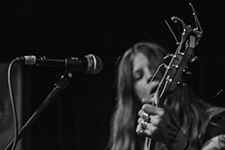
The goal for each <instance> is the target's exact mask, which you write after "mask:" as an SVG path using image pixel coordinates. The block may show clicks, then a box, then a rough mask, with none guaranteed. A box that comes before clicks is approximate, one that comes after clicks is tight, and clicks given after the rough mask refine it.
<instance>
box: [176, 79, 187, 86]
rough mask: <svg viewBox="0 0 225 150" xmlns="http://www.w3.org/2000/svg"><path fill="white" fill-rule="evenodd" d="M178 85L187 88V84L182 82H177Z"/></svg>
mask: <svg viewBox="0 0 225 150" xmlns="http://www.w3.org/2000/svg"><path fill="white" fill-rule="evenodd" d="M177 84H178V85H182V86H187V83H184V82H182V80H180V81H178V82H177Z"/></svg>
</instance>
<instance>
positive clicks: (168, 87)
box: [145, 3, 203, 150]
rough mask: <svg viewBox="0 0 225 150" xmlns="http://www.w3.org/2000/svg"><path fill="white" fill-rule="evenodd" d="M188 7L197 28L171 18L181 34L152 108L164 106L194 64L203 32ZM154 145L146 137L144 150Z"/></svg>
mask: <svg viewBox="0 0 225 150" xmlns="http://www.w3.org/2000/svg"><path fill="white" fill-rule="evenodd" d="M190 6H191V8H192V11H193V17H194V19H195V22H196V26H197V27H196V28H195V29H192V27H191V26H190V25H186V24H185V23H184V21H183V20H181V19H180V18H178V17H176V16H174V17H172V18H171V20H172V21H173V22H174V23H177V22H180V23H181V25H182V27H183V32H182V35H181V40H180V42H177V45H178V46H177V49H176V51H175V53H174V54H172V55H170V56H171V60H170V62H169V64H168V65H167V66H165V69H166V70H165V73H164V75H163V77H162V79H161V81H160V83H159V86H158V87H157V92H158V97H159V99H158V100H156V101H155V102H154V106H157V107H162V106H163V105H164V102H165V99H166V97H167V96H168V95H169V94H171V93H172V92H173V91H174V90H175V88H176V86H177V85H178V84H179V82H180V79H181V76H182V74H183V73H184V72H186V71H187V70H186V69H187V64H188V62H194V61H195V60H196V58H197V57H196V56H194V49H195V47H196V46H197V45H198V43H199V40H200V38H201V36H202V35H203V31H202V28H201V25H200V23H199V21H198V17H197V15H196V13H195V10H194V7H193V6H192V4H191V3H190ZM154 144H155V143H154V141H152V140H151V139H150V138H147V137H146V139H145V150H153V149H154Z"/></svg>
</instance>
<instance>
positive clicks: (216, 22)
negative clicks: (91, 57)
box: [0, 0, 225, 150]
mask: <svg viewBox="0 0 225 150" xmlns="http://www.w3.org/2000/svg"><path fill="white" fill-rule="evenodd" d="M189 2H192V1H188V0H183V1H181V0H174V1H168V0H167V1H166V0H165V1H163V0H145V1H136V2H132V1H122V0H121V1H115V0H111V1H109V0H101V1H98V0H83V1H75V0H64V1H60V0H55V1H50V0H37V1H35V0H8V1H1V5H0V6H1V9H0V13H1V14H0V18H1V19H0V50H1V51H0V60H1V62H5V61H11V60H12V59H14V58H16V57H18V56H23V55H37V56H39V55H40V56H46V57H47V58H67V57H71V56H84V55H87V54H90V53H91V54H95V55H97V56H99V57H100V58H101V59H102V61H103V63H104V67H103V70H102V71H101V72H100V73H99V74H96V75H93V76H92V75H87V74H82V73H74V77H73V79H72V81H71V82H70V83H69V85H68V86H67V87H66V89H65V90H64V91H63V92H62V93H61V94H60V95H59V96H58V97H57V98H56V99H55V100H54V101H52V103H51V104H50V105H49V106H48V108H47V109H46V110H45V111H44V112H43V114H42V115H41V116H40V117H39V119H38V120H37V121H36V122H35V124H34V125H33V126H32V127H31V128H30V129H29V130H28V131H27V133H26V135H25V136H24V144H23V146H24V148H23V149H37V150H39V149H76V150H90V149H98V150H103V149H106V147H107V142H108V137H109V126H110V118H111V116H112V112H113V111H114V106H115V93H116V89H115V87H116V85H115V80H116V63H117V59H118V57H119V56H121V55H122V54H123V52H124V51H125V50H127V49H128V48H129V47H131V46H132V45H133V44H134V43H136V42H140V41H152V40H154V41H157V42H158V43H160V44H161V45H162V46H164V47H165V48H167V49H168V50H170V52H174V51H175V49H176V44H175V40H174V38H173V36H172V34H171V32H170V31H169V29H168V27H167V26H166V24H165V20H167V21H168V23H169V24H170V25H171V27H172V29H173V30H174V32H175V33H176V34H177V33H180V30H178V28H179V25H178V24H174V23H172V22H171V20H170V18H171V17H172V16H178V17H180V18H181V19H182V20H184V21H185V23H186V24H190V25H191V26H192V27H193V28H194V27H195V22H194V19H193V17H192V10H191V7H190V6H189V5H188V3H189ZM192 4H193V5H194V8H195V10H196V12H197V15H198V18H199V20H200V23H201V25H202V28H203V31H204V34H203V37H202V38H201V40H200V44H199V45H198V46H197V48H196V49H195V54H196V55H197V56H198V58H199V59H198V61H197V62H195V63H194V64H192V65H191V68H193V69H192V70H191V71H193V75H192V76H191V77H192V80H193V83H192V84H193V86H194V89H195V92H196V94H197V95H198V96H199V97H200V98H203V99H205V100H206V101H208V102H210V103H212V104H215V105H219V106H225V104H224V102H223V97H224V92H222V93H221V94H220V95H218V96H217V97H215V98H213V99H210V98H211V97H213V96H214V95H215V94H216V93H217V92H219V91H220V90H221V89H224V82H225V80H224V75H225V68H224V65H225V61H224V56H225V53H224V51H225V45H224V42H225V39H224V36H225V18H224V17H225V16H224V15H225V9H224V8H225V2H224V0H214V1H207V0H206V1H200V0H199V1H193V2H192ZM22 68H23V87H24V88H23V99H22V102H23V108H22V112H23V116H24V117H23V122H24V123H25V122H26V120H27V119H28V118H29V116H30V115H31V114H32V113H33V112H34V111H35V110H36V108H37V107H38V106H39V104H40V103H41V102H42V101H43V100H44V99H45V97H46V96H47V95H48V93H49V92H50V91H51V89H52V88H53V87H54V83H55V82H56V81H57V80H58V79H59V78H60V77H61V76H62V75H63V74H64V71H63V69H58V68H47V67H33V66H24V65H22Z"/></svg>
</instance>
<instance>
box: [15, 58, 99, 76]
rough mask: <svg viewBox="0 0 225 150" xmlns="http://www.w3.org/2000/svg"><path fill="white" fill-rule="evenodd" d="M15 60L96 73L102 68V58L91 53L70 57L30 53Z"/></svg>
mask: <svg viewBox="0 0 225 150" xmlns="http://www.w3.org/2000/svg"><path fill="white" fill-rule="evenodd" d="M17 61H22V62H23V63H24V64H26V65H36V66H46V67H58V68H70V69H73V70H74V71H82V72H85V73H87V74H97V73H99V72H100V71H101V70H102V68H103V63H102V60H101V59H100V58H99V57H98V56H95V55H93V54H89V55H86V56H85V57H81V58H77V57H71V58H65V59H46V58H45V57H37V56H33V55H31V56H21V57H18V58H17Z"/></svg>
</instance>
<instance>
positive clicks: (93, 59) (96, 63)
mask: <svg viewBox="0 0 225 150" xmlns="http://www.w3.org/2000/svg"><path fill="white" fill-rule="evenodd" d="M85 57H86V58H87V60H88V66H87V73H88V74H97V73H99V72H100V71H101V70H102V68H103V62H102V60H101V58H99V57H98V56H96V55H93V54H89V55H87V56H85Z"/></svg>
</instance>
